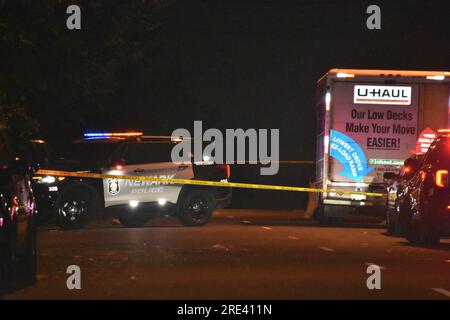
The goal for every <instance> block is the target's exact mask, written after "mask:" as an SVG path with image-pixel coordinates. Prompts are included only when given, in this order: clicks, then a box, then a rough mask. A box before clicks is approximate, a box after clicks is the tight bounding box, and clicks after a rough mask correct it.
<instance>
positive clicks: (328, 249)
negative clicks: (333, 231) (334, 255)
mask: <svg viewBox="0 0 450 320" xmlns="http://www.w3.org/2000/svg"><path fill="white" fill-rule="evenodd" d="M319 249H320V250H323V251H328V252H334V249H331V248H328V247H319Z"/></svg>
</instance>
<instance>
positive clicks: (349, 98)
mask: <svg viewBox="0 0 450 320" xmlns="http://www.w3.org/2000/svg"><path fill="white" fill-rule="evenodd" d="M332 97H333V103H332V108H333V109H332V118H331V132H330V156H331V159H330V174H331V177H330V178H331V180H332V181H333V182H336V181H342V182H365V183H382V182H383V173H384V172H386V171H395V170H398V168H400V166H401V165H402V164H403V161H404V160H405V159H406V158H408V157H409V156H410V155H411V154H412V153H413V152H414V150H415V146H416V140H417V134H418V132H417V131H418V129H417V126H418V86H417V85H414V84H398V85H385V84H382V83H360V82H339V81H338V82H335V83H334V84H333V86H332Z"/></svg>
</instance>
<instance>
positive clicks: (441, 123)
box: [315, 69, 450, 218]
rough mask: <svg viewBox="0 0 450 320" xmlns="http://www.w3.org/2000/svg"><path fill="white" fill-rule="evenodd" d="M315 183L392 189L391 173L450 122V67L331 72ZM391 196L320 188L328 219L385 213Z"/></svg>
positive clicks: (322, 86)
mask: <svg viewBox="0 0 450 320" xmlns="http://www.w3.org/2000/svg"><path fill="white" fill-rule="evenodd" d="M317 88H318V90H317V99H316V101H317V106H316V107H317V124H316V128H317V151H316V175H315V177H316V179H315V184H316V187H318V188H322V189H326V190H331V189H332V190H351V191H363V192H376V193H385V186H384V181H383V173H384V172H392V171H394V172H395V171H396V170H400V168H401V166H402V165H403V161H404V160H405V159H407V158H408V157H410V156H411V155H412V154H414V153H417V152H424V151H426V149H427V148H428V145H429V143H430V142H431V141H432V138H433V134H434V132H436V131H437V130H438V129H441V128H447V127H448V126H449V103H450V102H449V101H450V100H449V99H450V98H449V95H450V72H444V71H399V70H354V69H332V70H330V71H328V72H327V73H326V74H325V75H324V76H323V77H322V78H321V79H319V81H318V83H317ZM385 204H386V198H385V197H370V196H366V195H360V194H348V193H345V194H342V193H339V192H336V193H333V192H331V193H327V192H324V193H320V194H319V197H318V206H317V213H318V216H319V217H321V218H326V217H345V216H346V215H348V214H349V213H351V212H352V211H355V209H361V208H367V207H371V209H370V210H369V211H373V212H380V213H381V212H384V208H385Z"/></svg>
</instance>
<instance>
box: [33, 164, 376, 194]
mask: <svg viewBox="0 0 450 320" xmlns="http://www.w3.org/2000/svg"><path fill="white" fill-rule="evenodd" d="M36 174H37V175H49V176H56V177H77V178H88V179H122V180H134V181H154V182H161V183H170V184H188V185H196V186H210V187H228V188H245V189H260V190H278V191H296V192H317V193H337V194H354V195H366V196H372V197H382V196H383V194H382V193H376V192H363V191H350V190H332V189H328V190H325V189H319V188H304V187H291V186H275V185H269V184H253V183H238V182H220V181H208V180H190V179H173V178H158V177H148V176H127V175H116V174H104V173H90V172H72V171H59V170H39V171H38V172H37V173H36Z"/></svg>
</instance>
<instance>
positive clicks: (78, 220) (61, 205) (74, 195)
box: [56, 187, 96, 230]
mask: <svg viewBox="0 0 450 320" xmlns="http://www.w3.org/2000/svg"><path fill="white" fill-rule="evenodd" d="M75 204H79V205H81V208H83V211H84V212H82V213H81V215H79V216H78V217H73V216H72V217H67V216H64V215H63V214H62V212H61V211H62V210H64V209H65V207H67V205H75ZM56 210H57V212H56V214H57V220H56V221H57V225H58V226H59V227H60V228H61V229H64V230H69V229H80V228H83V227H84V226H85V225H86V224H87V222H88V220H89V217H90V216H92V215H93V213H94V212H95V210H96V202H95V195H94V194H93V193H92V192H91V191H90V190H88V189H86V188H82V187H79V188H74V189H69V190H66V192H64V193H63V194H62V195H61V198H60V199H59V200H58V203H57V206H56Z"/></svg>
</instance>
